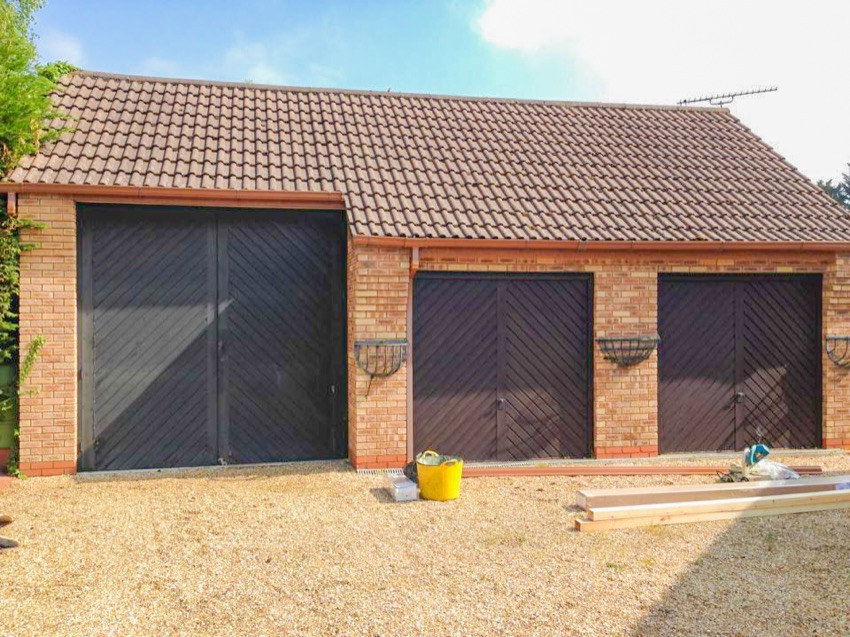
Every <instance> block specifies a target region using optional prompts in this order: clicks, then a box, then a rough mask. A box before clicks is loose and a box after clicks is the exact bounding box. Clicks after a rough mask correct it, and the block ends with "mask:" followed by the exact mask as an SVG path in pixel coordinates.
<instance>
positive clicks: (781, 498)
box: [588, 489, 850, 520]
mask: <svg viewBox="0 0 850 637" xmlns="http://www.w3.org/2000/svg"><path fill="white" fill-rule="evenodd" d="M829 502H850V490H848V489H842V490H839V491H822V492H820V493H789V494H786V495H775V496H767V497H762V496H756V497H749V498H729V499H724V500H705V501H702V500H698V501H693V502H663V503H661V504H641V505H637V506H620V507H600V508H592V509H590V510H589V511H588V516H589V519H591V520H622V519H626V518H645V517H657V516H671V517H672V516H679V515H694V514H697V513H717V512H721V511H746V510H749V509H777V508H785V507H790V506H800V505H809V504H822V503H829Z"/></svg>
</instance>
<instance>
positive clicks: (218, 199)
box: [0, 182, 345, 210]
mask: <svg viewBox="0 0 850 637" xmlns="http://www.w3.org/2000/svg"><path fill="white" fill-rule="evenodd" d="M0 193H18V194H39V195H68V196H69V197H73V198H74V199H75V200H76V201H86V202H89V203H96V202H103V203H113V202H116V201H119V200H120V201H126V202H127V203H132V202H135V203H143V202H150V201H151V200H157V201H175V202H181V203H183V204H184V205H200V206H203V205H234V206H240V205H243V206H256V205H259V204H275V205H278V206H283V207H290V208H291V207H298V206H302V207H313V208H316V207H321V208H326V209H330V210H344V209H345V199H344V197H343V194H342V193H341V192H336V191H334V192H308V191H290V190H235V189H231V190H225V189H222V190H209V189H201V188H167V187H152V186H151V187H148V186H140V187H137V186H107V185H90V184H88V185H87V184H68V185H66V184H32V183H13V182H0Z"/></svg>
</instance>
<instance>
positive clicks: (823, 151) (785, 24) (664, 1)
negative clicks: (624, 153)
mask: <svg viewBox="0 0 850 637" xmlns="http://www.w3.org/2000/svg"><path fill="white" fill-rule="evenodd" d="M847 24H850V2H847V1H846V0H820V1H810V2H807V3H798V2H794V3H792V2H781V1H777V0H772V1H771V0H750V1H747V2H744V1H742V0H715V1H714V2H699V3H696V2H684V1H681V0H677V1H668V0H641V1H639V2H638V1H636V0H625V1H617V0H594V1H593V2H589V1H587V0H490V1H489V2H487V3H486V4H485V6H484V9H483V10H482V12H481V13H480V14H479V15H478V17H477V18H476V20H475V24H474V27H475V29H476V31H477V32H478V33H479V35H480V36H481V37H482V38H483V39H484V40H485V41H486V42H489V43H490V44H492V45H493V46H495V47H499V48H502V49H508V50H513V51H516V52H517V54H519V55H525V56H531V57H533V56H565V57H570V58H571V59H576V58H577V59H578V60H579V61H580V62H581V64H582V65H583V66H585V67H586V68H587V69H588V71H589V72H590V73H591V74H592V75H593V76H595V78H596V79H597V80H598V82H599V84H600V85H601V87H602V88H601V93H602V94H601V95H598V98H599V99H605V100H611V101H628V102H650V103H663V104H670V103H675V102H676V101H678V100H680V99H682V98H686V97H693V96H699V95H705V94H707V93H718V92H727V91H733V90H741V89H747V88H751V87H759V86H765V85H770V84H776V85H778V86H779V92H778V93H774V94H769V95H762V96H755V97H745V98H739V99H738V100H736V102H735V103H733V104H732V105H731V110H732V112H733V113H734V114H735V115H736V116H738V117H739V118H741V119H742V120H743V121H744V123H745V124H747V125H748V126H750V127H751V128H753V130H754V131H755V132H756V133H757V134H758V135H760V136H762V137H763V138H764V139H765V140H766V141H767V142H768V143H770V144H772V145H773V146H774V147H775V148H776V149H777V150H778V151H779V152H780V153H782V154H783V155H785V156H786V157H787V158H788V159H789V160H790V161H791V163H793V164H795V165H796V166H798V167H799V168H800V169H801V170H802V171H803V172H804V173H805V174H807V175H808V176H810V177H812V178H813V179H817V178H825V177H833V176H837V175H838V173H840V172H841V171H842V170H843V169H844V168H845V167H846V164H847V162H848V161H850V117H848V115H847V105H848V104H850V83H847V82H846V81H844V76H845V75H846V73H845V70H844V68H843V67H844V66H845V65H846V62H847V60H848V59H850V55H848V53H850V46H848V44H847V36H846V28H847ZM564 97H566V98H569V96H564Z"/></svg>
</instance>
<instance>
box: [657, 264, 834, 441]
mask: <svg viewBox="0 0 850 637" xmlns="http://www.w3.org/2000/svg"><path fill="white" fill-rule="evenodd" d="M800 280H804V281H817V282H818V284H819V285H818V299H817V305H818V307H817V312H816V315H817V326H816V328H817V329H816V331H817V334H818V343H819V344H820V343H822V341H823V336H824V335H823V272H799V273H796V272H753V273H748V272H736V273H722V272H698V273H693V274H689V273H685V272H659V273H658V289H657V291H656V306H657V307H660V305H661V304H660V300H661V285H660V284H661V282H662V281H674V282H676V281H678V282H688V281H717V282H731V283H734V282H753V281H755V282H757V281H800ZM741 312H742V306H741V305H740V304H738V305H736V308H735V314H736V316H735V324H736V326H737V325H739V324H740V321H741ZM658 320H659V321H660V320H661V317H660V314H659V316H658ZM662 338H663V337H662ZM740 346H741V345H740V344H739V343H738V342H736V350H737V348H739V347H740ZM817 351H818V371H819V373H818V374H817V396H818V420H817V423H816V431H815V436H816V438H817V439H818V440H820V442H821V444H823V348H822V347H820V346H818V348H817ZM742 364H743V357H742V356H741V355H740V353H739V352H738V351H736V356H735V391H736V392H738V391H740V383H741V380H740V379H741V376H742V372H741V365H742ZM660 392H661V356H660V355H659V357H658V369H657V372H656V397H657V400H656V403H657V406H656V420H657V422H658V445H659V453H664V452H663V451H662V450H661V428H662V426H663V423H662V422H661V396H660ZM742 414H743V410H739V409H737V408H736V410H735V437H736V444H737V436H738V427H739V426H741V421H742V418H743V416H742ZM672 453H678V452H672Z"/></svg>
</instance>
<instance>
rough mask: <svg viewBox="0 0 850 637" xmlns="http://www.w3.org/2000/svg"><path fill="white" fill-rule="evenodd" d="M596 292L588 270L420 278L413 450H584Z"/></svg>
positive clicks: (525, 454) (488, 456)
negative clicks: (593, 295) (593, 294)
mask: <svg viewBox="0 0 850 637" xmlns="http://www.w3.org/2000/svg"><path fill="white" fill-rule="evenodd" d="M590 298H591V297H590V279H589V277H586V276H537V277H533V278H530V277H509V276H493V277H487V276H476V275H461V276H451V275H446V276H441V275H439V274H427V273H422V274H419V275H417V277H416V279H415V281H414V292H413V344H414V345H413V347H414V351H413V392H414V402H413V422H414V428H413V431H414V434H413V438H414V447H415V449H416V450H417V451H419V450H422V449H426V448H429V447H433V448H436V449H439V450H441V451H444V452H446V453H452V454H460V455H463V456H464V457H465V458H467V459H470V460H522V459H526V458H546V457H563V456H585V455H588V453H589V451H590V436H589V433H590V390H589V388H590V382H589V381H590V378H589V375H590V373H589V370H590V365H589V353H590Z"/></svg>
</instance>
